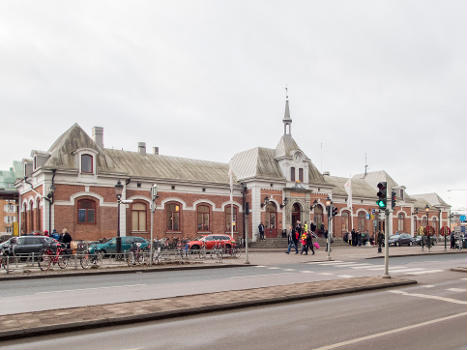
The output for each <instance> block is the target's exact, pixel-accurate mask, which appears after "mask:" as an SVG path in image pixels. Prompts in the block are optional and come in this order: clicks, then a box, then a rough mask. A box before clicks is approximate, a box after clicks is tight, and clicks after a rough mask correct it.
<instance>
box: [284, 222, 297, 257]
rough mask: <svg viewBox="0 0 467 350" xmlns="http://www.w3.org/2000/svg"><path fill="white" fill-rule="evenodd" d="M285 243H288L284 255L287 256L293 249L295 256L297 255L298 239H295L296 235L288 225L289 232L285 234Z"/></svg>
mask: <svg viewBox="0 0 467 350" xmlns="http://www.w3.org/2000/svg"><path fill="white" fill-rule="evenodd" d="M287 241H288V246H287V251H286V253H287V254H289V253H290V250H291V249H292V248H295V254H298V239H297V235H296V233H295V230H294V228H293V227H292V225H290V227H289V231H288V233H287Z"/></svg>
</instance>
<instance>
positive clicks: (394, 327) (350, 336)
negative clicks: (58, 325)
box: [0, 272, 467, 350]
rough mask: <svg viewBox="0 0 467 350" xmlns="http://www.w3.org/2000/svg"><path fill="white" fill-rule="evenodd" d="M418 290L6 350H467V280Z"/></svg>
mask: <svg viewBox="0 0 467 350" xmlns="http://www.w3.org/2000/svg"><path fill="white" fill-rule="evenodd" d="M417 279H418V280H419V284H418V285H416V286H412V287H406V288H400V289H387V290H378V291H374V292H366V293H358V294H351V295H343V296H336V297H327V298H320V299H314V300H305V301H303V302H294V303H284V304H279V305H270V306H263V307H252V308H246V309H240V310H236V311H229V312H217V313H211V314H202V315H200V316H192V317H186V318H177V319H172V320H166V321H154V322H147V323H139V324H135V325H132V326H119V327H109V328H102V329H97V330H94V331H90V330H89V331H81V332H74V333H64V334H57V335H49V336H42V337H36V338H29V339H22V340H19V341H9V342H4V343H3V344H1V345H0V350H1V349H18V350H20V349H28V350H34V349H48V350H49V349H50V350H53V349H64V348H66V349H103V348H105V349H134V350H137V349H138V350H139V349H288V348H291V349H317V350H325V349H326V350H328V349H329V350H330V349H346V350H352V349H355V350H357V349H360V350H361V349H427V350H429V349H443V350H450V349H452V350H461V349H462V350H465V348H466V344H467V335H466V331H465V330H466V329H467V308H466V305H467V301H466V299H467V298H466V280H467V278H466V277H465V274H463V273H458V272H438V273H430V274H425V275H419V276H418V277H417Z"/></svg>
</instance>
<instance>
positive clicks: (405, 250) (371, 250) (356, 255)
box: [0, 245, 467, 281]
mask: <svg viewBox="0 0 467 350" xmlns="http://www.w3.org/2000/svg"><path fill="white" fill-rule="evenodd" d="M377 249H378V248H377V247H336V248H332V251H331V259H332V260H345V261H347V260H358V259H375V258H383V257H384V250H383V253H378V252H377ZM285 251H286V248H284V249H275V250H270V249H269V250H256V249H255V250H254V251H252V252H250V253H249V262H250V265H245V253H244V252H242V255H241V256H240V257H239V258H238V259H233V258H228V259H223V260H222V262H220V263H190V264H182V265H180V264H172V265H155V266H153V267H149V266H146V265H144V266H134V267H128V266H120V267H116V266H111V267H100V268H98V269H89V270H82V269H80V268H77V269H67V270H60V269H58V268H55V269H54V270H52V271H49V272H41V271H28V272H14V273H10V274H6V273H5V272H3V271H2V272H0V281H5V280H17V279H28V278H53V277H64V276H85V275H99V274H119V273H120V274H121V273H128V272H158V271H179V270H190V269H193V270H196V269H211V268H228V267H242V266H252V265H282V264H294V263H305V262H313V261H325V260H328V255H327V252H326V251H325V250H324V249H323V248H321V249H319V250H316V254H315V255H311V253H310V254H308V255H300V254H297V255H296V254H295V253H294V252H293V251H292V252H291V253H290V254H289V255H288V254H285ZM437 254H467V250H465V249H464V250H461V251H459V250H457V249H455V250H454V249H449V248H448V249H447V251H445V250H444V245H443V246H441V245H437V246H434V247H433V248H431V250H430V251H428V249H427V248H425V249H424V250H423V251H422V250H421V247H389V256H390V257H397V256H399V257H400V256H416V255H437Z"/></svg>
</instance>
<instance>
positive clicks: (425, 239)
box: [414, 235, 436, 246]
mask: <svg viewBox="0 0 467 350" xmlns="http://www.w3.org/2000/svg"><path fill="white" fill-rule="evenodd" d="M422 239H423V244H424V245H428V236H420V235H419V236H415V238H414V244H417V245H422ZM430 240H431V246H434V245H435V244H436V237H435V236H430Z"/></svg>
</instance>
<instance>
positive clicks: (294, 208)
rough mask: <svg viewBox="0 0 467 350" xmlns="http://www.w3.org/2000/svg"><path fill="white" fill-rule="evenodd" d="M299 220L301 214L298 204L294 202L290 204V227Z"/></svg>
mask: <svg viewBox="0 0 467 350" xmlns="http://www.w3.org/2000/svg"><path fill="white" fill-rule="evenodd" d="M298 220H300V221H301V216H300V205H299V204H298V203H294V205H293V206H292V227H295V226H296V225H297V221H298Z"/></svg>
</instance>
